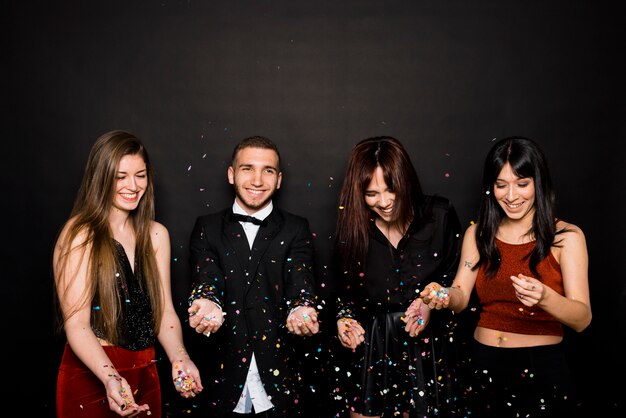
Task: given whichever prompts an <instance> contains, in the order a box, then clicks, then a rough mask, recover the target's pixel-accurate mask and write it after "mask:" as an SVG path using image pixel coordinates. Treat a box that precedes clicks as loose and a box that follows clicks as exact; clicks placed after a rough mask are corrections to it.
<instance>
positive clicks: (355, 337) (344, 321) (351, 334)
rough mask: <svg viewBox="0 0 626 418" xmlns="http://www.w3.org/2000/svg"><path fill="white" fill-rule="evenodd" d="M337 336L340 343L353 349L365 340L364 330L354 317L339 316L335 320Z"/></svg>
mask: <svg viewBox="0 0 626 418" xmlns="http://www.w3.org/2000/svg"><path fill="white" fill-rule="evenodd" d="M337 336H338V337H339V342H340V343H341V345H343V346H344V347H346V348H350V349H352V351H355V350H356V348H357V347H358V346H359V344H361V343H363V342H364V341H365V330H364V329H363V327H362V326H361V324H359V321H357V320H356V319H352V318H341V319H339V320H337Z"/></svg>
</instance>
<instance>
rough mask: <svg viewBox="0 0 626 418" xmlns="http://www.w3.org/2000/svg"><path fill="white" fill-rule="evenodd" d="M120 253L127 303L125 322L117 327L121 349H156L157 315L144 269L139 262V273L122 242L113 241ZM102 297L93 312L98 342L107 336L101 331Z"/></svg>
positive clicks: (119, 280)
mask: <svg viewBox="0 0 626 418" xmlns="http://www.w3.org/2000/svg"><path fill="white" fill-rule="evenodd" d="M113 242H114V244H115V248H116V249H117V253H116V255H117V261H118V265H119V266H120V271H118V272H117V273H115V275H116V278H117V283H118V286H119V287H120V295H121V296H122V298H123V299H124V300H123V303H122V309H121V318H120V320H119V321H118V323H117V334H118V344H117V345H118V346H120V347H122V348H125V349H127V350H132V351H138V350H143V349H145V348H148V347H151V346H152V345H154V341H155V336H154V330H153V327H152V321H153V315H152V306H151V304H150V298H149V297H148V294H147V293H146V289H145V283H144V282H143V278H142V269H141V266H140V265H139V263H137V262H135V271H134V272H133V269H132V268H131V266H130V261H129V260H128V257H127V255H126V251H124V247H123V246H122V244H120V243H119V242H117V241H115V240H113ZM98 301H99V295H96V297H95V298H94V303H93V305H92V310H91V324H92V327H93V331H94V333H95V334H96V336H97V337H98V338H102V339H106V338H104V333H103V332H102V330H101V329H99V328H98V326H97V324H98V323H100V321H98V320H97V319H98V318H97V317H98V315H99V313H100V304H99V303H98Z"/></svg>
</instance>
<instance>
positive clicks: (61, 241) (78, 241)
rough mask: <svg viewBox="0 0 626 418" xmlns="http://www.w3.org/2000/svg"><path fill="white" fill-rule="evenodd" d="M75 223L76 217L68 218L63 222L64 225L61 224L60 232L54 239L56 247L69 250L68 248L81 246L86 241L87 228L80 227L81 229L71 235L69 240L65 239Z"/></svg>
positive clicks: (87, 235)
mask: <svg viewBox="0 0 626 418" xmlns="http://www.w3.org/2000/svg"><path fill="white" fill-rule="evenodd" d="M75 223H76V218H70V219H69V220H68V221H67V222H66V223H65V225H63V228H62V229H61V232H60V233H59V237H58V239H57V241H56V248H57V249H60V248H65V249H66V250H69V249H73V248H77V247H81V246H83V245H84V244H85V242H86V241H87V239H88V237H89V234H88V231H87V228H82V229H81V230H79V231H78V232H77V233H76V235H75V236H74V237H72V240H71V242H68V241H67V240H68V238H69V237H68V236H69V234H70V231H71V230H72V228H73V227H74V224H75Z"/></svg>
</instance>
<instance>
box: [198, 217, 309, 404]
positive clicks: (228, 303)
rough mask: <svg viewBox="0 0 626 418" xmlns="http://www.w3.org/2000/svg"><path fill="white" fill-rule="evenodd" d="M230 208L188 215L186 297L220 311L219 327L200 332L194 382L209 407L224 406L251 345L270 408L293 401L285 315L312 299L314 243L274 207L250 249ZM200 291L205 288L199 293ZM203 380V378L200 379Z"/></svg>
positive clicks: (231, 399) (238, 385) (303, 227)
mask: <svg viewBox="0 0 626 418" xmlns="http://www.w3.org/2000/svg"><path fill="white" fill-rule="evenodd" d="M231 213H232V211H231V209H230V208H229V209H226V210H223V211H220V212H218V213H214V214H211V215H206V216H201V217H199V218H198V219H197V220H196V224H195V226H194V229H193V232H192V235H191V241H190V251H191V268H192V280H193V282H194V289H195V291H194V293H193V294H192V299H193V298H195V297H199V296H201V295H202V294H203V291H202V290H200V291H199V290H198V289H203V290H204V291H206V290H207V289H210V293H212V294H211V295H210V296H209V298H210V299H211V300H213V301H215V302H217V303H219V304H220V305H221V306H222V309H223V310H224V312H226V314H227V315H226V317H225V322H224V324H223V325H222V327H221V328H220V329H219V330H218V331H217V332H216V333H214V334H212V335H211V336H210V338H208V339H206V337H203V336H201V335H199V337H198V338H205V341H206V350H203V353H201V354H200V355H201V356H203V359H202V361H201V362H200V363H201V364H204V365H205V366H206V368H204V370H202V381H203V384H204V386H205V391H204V392H205V393H207V396H208V397H209V402H210V404H211V407H217V408H218V409H220V410H222V411H232V410H233V409H234V407H235V405H236V404H237V402H238V401H239V396H240V394H241V391H242V388H243V385H244V383H245V380H246V375H247V372H248V366H249V364H250V363H249V362H250V360H251V356H252V352H253V351H254V354H255V358H256V361H257V365H258V369H259V373H260V375H261V380H262V382H263V384H264V386H265V390H266V392H267V394H268V396H269V397H270V399H271V401H272V403H273V404H274V405H275V406H276V411H279V412H281V411H284V412H285V413H288V411H289V408H290V407H291V406H293V405H294V404H297V402H294V399H295V397H297V396H298V395H297V391H296V386H297V377H296V376H297V370H295V371H294V370H292V363H293V362H294V360H296V362H297V360H298V359H297V353H294V352H293V346H294V345H295V344H294V343H295V341H294V339H295V338H302V337H296V336H293V335H291V334H289V333H288V331H287V329H286V327H285V321H286V319H287V315H288V314H289V312H290V311H291V309H292V308H294V307H296V306H299V305H303V304H306V305H311V304H313V303H315V302H314V299H315V296H314V275H313V274H314V273H313V261H314V247H313V242H312V235H311V232H310V229H309V223H308V221H307V220H306V219H305V218H303V217H300V216H296V215H293V214H290V213H288V212H285V211H283V210H280V209H278V208H276V207H274V209H273V210H272V213H271V214H270V215H269V216H268V217H267V225H263V226H261V227H260V228H259V231H258V233H257V235H256V238H255V240H254V244H253V247H252V249H250V247H249V244H248V240H247V238H246V235H245V233H244V230H243V228H242V226H241V224H239V222H236V221H232V220H231V219H230V214H231ZM205 295H206V294H205ZM207 383H208V384H207Z"/></svg>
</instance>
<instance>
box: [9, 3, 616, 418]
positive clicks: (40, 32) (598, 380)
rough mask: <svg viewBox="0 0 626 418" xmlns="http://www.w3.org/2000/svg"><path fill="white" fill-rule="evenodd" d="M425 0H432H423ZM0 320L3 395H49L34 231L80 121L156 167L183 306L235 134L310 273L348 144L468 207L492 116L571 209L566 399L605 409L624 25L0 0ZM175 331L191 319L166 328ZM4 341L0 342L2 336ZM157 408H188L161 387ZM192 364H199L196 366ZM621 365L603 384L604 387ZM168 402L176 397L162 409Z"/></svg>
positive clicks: (595, 8) (520, 11)
mask: <svg viewBox="0 0 626 418" xmlns="http://www.w3.org/2000/svg"><path fill="white" fill-rule="evenodd" d="M431 3H436V4H431ZM2 10H3V12H2V17H1V18H0V19H1V23H2V35H3V36H2V41H1V46H2V49H1V51H2V85H3V92H4V93H3V94H2V107H3V112H2V119H3V121H4V124H3V125H4V126H5V129H3V134H2V137H3V138H2V154H1V155H2V169H3V173H4V175H3V176H2V180H1V181H2V190H3V191H4V197H3V199H2V201H3V203H2V207H3V214H4V216H5V217H6V218H5V222H4V225H3V228H2V231H3V239H2V244H1V245H2V251H1V252H0V257H1V259H0V260H1V262H2V269H1V271H2V272H3V273H2V287H1V292H2V303H1V305H2V319H3V321H2V335H3V337H4V338H3V345H4V346H5V348H7V347H8V349H9V355H8V357H5V365H4V367H3V370H4V380H5V382H6V383H7V384H9V385H10V387H12V388H13V389H12V390H10V391H8V392H5V393H7V394H8V396H6V397H5V401H6V402H7V403H5V405H8V404H13V405H16V407H18V408H25V411H29V412H32V413H33V414H34V415H35V416H50V417H51V416H53V415H54V385H55V378H56V370H57V367H58V363H59V361H60V354H61V350H62V343H63V340H62V338H61V337H59V336H57V335H55V334H54V333H53V330H52V320H51V312H52V302H51V301H52V291H51V277H50V252H51V248H52V245H53V242H54V239H55V235H56V232H57V230H58V229H59V228H60V226H61V225H62V223H63V221H64V220H65V219H66V217H67V216H68V213H69V210H70V209H71V205H72V202H73V198H74V195H75V193H76V191H77V188H78V185H79V182H80V179H81V176H82V170H83V167H84V164H85V161H86V157H87V153H88V150H89V148H90V146H91V144H92V143H93V141H94V140H95V139H96V137H97V136H99V135H100V134H102V133H103V132H105V131H108V130H111V129H127V130H129V131H131V132H133V133H135V134H136V135H138V136H139V137H140V138H142V139H143V140H144V142H145V143H146V145H147V146H148V149H149V150H150V153H151V157H152V160H153V163H154V165H155V169H156V185H157V218H158V220H159V221H161V222H162V223H164V224H165V225H166V226H167V227H168V228H169V230H170V234H171V239H172V278H173V287H174V298H175V303H176V305H177V306H178V307H179V309H180V315H181V319H182V320H183V321H184V320H185V316H186V314H185V298H186V295H187V290H188V286H189V283H188V279H187V265H186V260H187V240H188V236H189V233H190V231H191V227H192V225H193V221H194V219H195V217H196V216H197V215H199V214H201V213H204V212H208V211H213V210H217V209H219V208H221V207H223V206H226V205H230V204H231V201H232V194H231V191H230V189H229V187H228V185H227V183H226V167H227V162H228V159H229V156H230V153H231V150H232V147H233V146H234V144H235V142H236V141H238V140H239V139H241V138H243V137H245V136H249V135H253V134H260V135H265V136H268V137H270V138H272V139H273V140H275V141H276V142H277V143H278V145H279V146H280V148H281V151H282V155H283V171H284V176H285V178H284V182H283V188H282V190H281V191H280V193H279V195H278V197H277V201H278V204H279V205H281V206H282V207H284V208H286V209H288V210H291V211H293V212H296V213H299V214H302V215H304V216H306V217H308V218H309V220H310V223H311V227H312V229H313V231H314V233H315V235H316V250H317V256H318V263H317V272H318V275H319V279H318V280H319V290H320V293H321V294H322V296H323V297H324V298H327V299H329V300H330V299H331V298H332V294H333V284H332V277H330V276H329V274H328V272H327V269H326V266H327V265H328V260H329V254H328V253H329V249H330V243H331V241H332V229H333V222H334V217H335V210H336V198H337V194H338V190H339V187H340V185H341V181H342V175H343V170H344V168H345V160H346V158H347V155H348V153H349V151H350V148H351V146H352V145H353V144H354V143H355V142H356V141H358V140H360V139H362V138H364V137H367V136H373V135H391V136H395V137H397V138H399V139H401V140H402V141H403V142H404V143H405V145H406V146H407V148H408V149H409V150H410V153H411V156H412V158H413V161H414V163H415V165H416V166H417V168H418V172H419V174H420V176H421V179H422V182H423V188H424V189H425V191H426V192H428V193H437V194H441V195H444V196H447V197H449V198H450V199H451V200H452V201H453V202H454V203H455V205H456V207H457V210H458V212H459V214H460V217H461V221H462V222H463V224H464V225H469V223H470V222H471V221H472V219H473V218H474V216H475V213H476V209H477V203H478V199H479V198H480V196H479V179H480V172H481V164H482V160H483V158H484V156H485V154H486V152H487V150H488V149H489V147H490V145H491V143H492V140H493V138H498V137H503V136H508V135H512V134H517V135H524V136H529V137H532V138H535V139H536V140H537V141H539V142H540V143H541V145H542V146H543V148H544V149H545V151H546V153H547V155H548V158H549V160H550V162H551V168H552V171H553V176H554V180H555V183H556V186H557V191H558V196H559V209H560V211H559V213H560V215H561V216H562V218H564V219H566V220H568V221H570V222H573V223H576V224H578V225H579V226H581V227H582V228H583V230H584V231H585V233H586V237H587V244H588V248H589V254H590V275H589V277H590V286H591V296H592V308H593V312H594V318H593V321H592V325H591V326H590V327H589V328H588V329H587V330H585V331H584V332H583V333H581V334H575V333H572V332H568V333H567V334H566V347H567V349H568V353H569V354H570V356H571V364H572V366H573V369H574V372H575V380H576V383H577V384H578V385H579V388H580V391H579V392H578V394H577V402H578V403H579V404H580V405H581V406H580V408H579V409H580V411H581V416H582V415H587V414H590V413H595V414H597V416H617V414H618V413H622V414H623V412H624V411H623V409H624V402H623V399H621V398H623V393H622V392H623V381H622V383H620V384H619V385H616V384H615V383H613V382H614V381H615V379H618V381H621V379H623V377H622V376H621V373H623V371H624V359H623V350H622V349H621V348H620V347H619V345H618V339H619V338H623V337H624V325H623V324H624V321H625V320H626V314H625V308H626V306H625V305H626V302H625V297H624V288H625V286H624V273H623V271H624V270H623V268H622V264H621V263H620V262H619V257H621V256H622V254H623V252H624V250H625V249H626V246H625V245H624V233H625V228H624V220H623V213H624V212H623V207H624V206H623V205H624V204H625V203H626V202H624V191H623V184H624V180H626V178H625V176H624V174H623V170H622V167H623V161H622V156H623V153H624V148H625V147H624V145H623V144H624V139H625V138H624V122H623V121H624V116H625V112H624V110H625V109H624V89H623V87H624V86H623V79H624V74H625V73H624V66H623V65H622V64H621V60H622V59H621V58H622V57H621V56H622V55H623V52H624V51H623V45H624V40H625V38H624V29H623V22H622V19H620V16H621V15H620V14H618V13H617V9H615V10H613V9H612V8H611V7H608V6H607V5H605V4H602V2H581V1H565V0H562V1H561V0H559V1H552V2H535V1H527V2H511V1H488V0H480V1H472V2H467V1H451V2H419V1H408V0H402V1H399V0H392V1H359V0H346V1H340V0H336V1H254V2H252V1H251V2H243V1H200V0H195V1H194V0H186V1H183V0H179V1H173V0H161V1H134V0H127V1H123V2H120V1H83V2H76V1H61V2H55V1H47V2H36V1H10V2H4V3H3V6H2ZM331 315H332V311H331V310H330V309H326V310H325V311H324V312H323V314H322V318H323V319H324V323H323V325H322V329H323V332H322V334H321V335H319V336H318V337H316V339H312V340H309V341H310V342H308V343H307V345H305V346H303V347H302V350H303V354H305V355H303V360H302V361H303V363H302V368H303V369H304V370H306V371H307V372H306V373H305V374H306V375H307V376H308V377H307V378H308V379H310V381H309V382H306V386H307V388H308V390H307V398H306V399H304V400H303V401H304V402H310V404H309V405H310V407H311V408H310V409H309V410H315V411H317V412H316V413H312V414H311V416H328V417H330V416H335V414H337V413H338V410H337V405H338V404H341V403H342V401H341V400H339V401H338V398H339V396H338V395H337V394H336V393H335V394H333V395H331V394H330V392H331V391H333V390H334V389H335V387H336V386H337V382H336V381H335V380H334V378H333V377H332V376H333V375H332V372H333V371H334V369H335V367H336V366H337V363H338V361H337V359H338V358H339V357H338V356H340V354H337V350H339V346H338V345H337V344H336V341H334V339H333V338H332V337H333V334H334V333H333V329H334V324H333V322H334V321H333V320H332V317H331ZM185 338H186V343H187V345H188V346H189V347H190V350H192V351H193V352H194V353H200V354H202V353H203V352H202V340H201V339H199V338H198V337H197V336H195V335H193V334H192V333H189V332H187V334H186V335H185ZM5 352H6V351H5ZM159 364H160V365H161V366H163V365H164V366H165V367H164V368H162V371H163V373H164V374H163V375H162V376H163V378H164V380H166V386H167V387H166V388H165V393H164V394H165V398H166V402H167V404H168V406H167V412H168V414H171V415H172V416H176V415H184V416H188V415H194V412H195V404H194V403H193V402H186V401H184V402H181V401H180V400H178V399H177V398H176V397H175V396H174V395H173V394H172V393H171V391H170V387H169V383H167V380H169V378H168V376H169V372H168V370H169V368H168V365H167V360H166V359H164V360H163V361H160V363H159ZM208 378H210V377H209V376H205V379H208ZM620 385H621V389H620ZM181 411H182V412H181Z"/></svg>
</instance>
